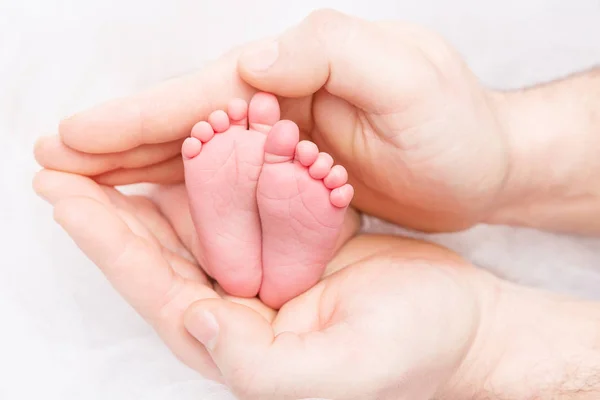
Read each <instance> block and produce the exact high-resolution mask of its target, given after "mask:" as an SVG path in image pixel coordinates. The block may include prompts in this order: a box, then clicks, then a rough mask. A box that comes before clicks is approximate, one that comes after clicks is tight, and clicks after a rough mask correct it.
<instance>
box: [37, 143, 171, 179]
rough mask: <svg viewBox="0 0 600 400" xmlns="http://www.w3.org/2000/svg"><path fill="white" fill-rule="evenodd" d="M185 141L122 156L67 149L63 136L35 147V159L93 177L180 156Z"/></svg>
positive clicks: (50, 165) (49, 166)
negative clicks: (62, 139) (61, 138)
mask: <svg viewBox="0 0 600 400" xmlns="http://www.w3.org/2000/svg"><path fill="white" fill-rule="evenodd" d="M182 142H183V141H182V140H176V141H172V142H167V143H161V144H150V145H142V146H139V147H136V148H133V149H131V150H127V151H124V152H120V153H109V154H89V153H83V152H80V151H77V150H73V149H71V148H70V147H68V146H66V145H65V144H64V143H63V142H62V141H61V140H60V137H59V136H56V135H55V136H44V137H41V138H39V139H38V140H37V142H36V144H35V150H34V154H35V159H36V161H37V162H38V163H39V164H40V165H41V166H42V167H44V168H48V169H53V170H58V171H68V172H72V173H75V174H81V175H87V176H93V175H99V174H102V173H105V172H108V171H112V170H117V169H123V168H124V169H132V168H140V167H144V166H147V165H153V164H158V163H161V162H163V161H166V160H169V159H171V158H173V157H175V156H177V155H178V154H179V153H180V151H181V144H182Z"/></svg>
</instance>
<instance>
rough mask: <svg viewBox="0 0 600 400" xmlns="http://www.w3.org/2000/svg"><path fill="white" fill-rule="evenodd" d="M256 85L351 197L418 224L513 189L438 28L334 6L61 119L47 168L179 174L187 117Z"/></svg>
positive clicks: (42, 151)
mask: <svg viewBox="0 0 600 400" xmlns="http://www.w3.org/2000/svg"><path fill="white" fill-rule="evenodd" d="M257 89H260V90H264V91H270V92H273V93H275V94H277V95H279V96H280V100H281V105H282V118H286V119H292V120H294V121H295V122H297V123H298V124H299V125H300V128H301V131H302V133H303V135H304V136H305V137H306V138H309V139H312V140H314V141H315V142H316V143H317V144H318V145H319V146H320V148H321V149H322V150H323V151H327V152H329V153H330V154H332V155H333V156H334V158H335V159H336V162H337V163H340V164H343V165H344V166H346V168H347V169H348V171H349V175H350V182H351V183H352V184H353V185H354V187H355V189H356V196H355V205H356V206H357V207H359V208H360V209H362V210H363V211H365V212H368V213H370V214H374V215H377V216H379V217H383V218H386V219H388V220H391V221H393V222H396V223H400V224H403V225H406V226H410V227H414V228H418V229H423V230H456V229H461V228H465V227H468V226H470V225H472V224H474V223H477V222H480V221H482V220H484V219H485V218H486V217H487V215H488V214H489V213H490V212H492V210H493V209H494V208H495V207H496V205H497V204H498V203H499V202H502V201H504V200H505V199H504V197H505V196H506V195H507V193H509V192H510V190H508V189H507V188H504V187H503V183H504V182H505V180H506V178H507V174H508V165H509V161H510V154H509V148H508V144H507V139H506V137H505V136H504V133H503V131H502V129H501V128H500V126H499V124H498V122H497V120H496V115H495V109H494V107H493V106H492V105H491V104H492V103H491V101H490V97H489V95H488V93H487V92H486V90H484V89H483V88H482V87H481V85H480V84H479V82H477V80H476V79H475V77H474V76H473V74H472V73H471V72H470V71H469V70H468V68H467V67H466V66H465V65H464V63H463V62H462V60H461V58H460V56H459V55H458V54H457V53H456V52H455V51H454V50H453V49H452V48H451V47H450V46H448V45H447V44H446V43H445V42H444V41H443V40H442V39H441V38H439V37H438V36H436V35H435V34H433V33H431V32H428V31H425V30H423V29H420V28H418V27H415V26H412V25H408V24H405V23H373V22H367V21H364V20H361V19H357V18H353V17H349V16H346V15H343V14H340V13H337V12H333V11H319V12H315V13H313V14H311V15H310V16H309V17H308V18H306V19H305V20H304V21H303V22H302V23H301V24H300V25H299V26H297V27H294V28H292V29H290V30H289V31H287V32H285V33H283V34H282V35H281V36H279V37H278V38H276V39H274V40H271V41H267V42H261V43H257V44H252V45H248V46H244V47H243V48H241V49H237V50H235V51H233V52H232V53H230V54H228V55H226V56H224V57H222V58H221V59H219V60H218V61H216V62H215V63H213V64H211V65H209V66H208V67H207V68H205V69H204V70H202V71H200V72H198V73H196V74H193V75H190V76H188V77H184V78H180V79H177V80H175V81H172V82H168V83H166V84H164V85H162V86H160V87H158V88H156V89H153V90H151V91H148V92H145V93H142V94H139V95H136V96H133V97H129V98H125V99H121V100H117V101H114V102H110V103H108V104H105V105H102V106H99V107H97V108H94V109H92V110H89V111H85V112H83V113H80V114H78V115H76V116H74V117H72V118H69V119H67V120H65V121H63V122H62V124H61V126H60V139H59V138H58V137H54V138H45V139H42V140H41V141H40V142H39V143H38V146H37V151H36V155H37V159H38V161H39V162H40V163H41V164H42V165H44V166H45V167H47V168H51V169H58V170H63V171H69V172H75V173H79V174H85V175H88V176H94V177H95V179H96V180H97V181H98V182H102V183H107V184H125V183H132V182H139V181H150V182H163V183H164V182H171V183H172V182H180V181H181V180H182V179H183V172H182V166H181V159H180V156H179V147H180V144H181V140H182V139H183V138H185V137H186V136H188V135H189V132H190V129H191V127H192V125H193V124H194V123H195V122H197V121H199V120H201V119H205V118H206V117H207V116H208V114H209V113H210V112H211V111H213V110H214V109H216V108H222V107H224V106H225V105H226V104H227V102H228V101H229V100H230V99H231V98H233V97H242V98H246V99H249V97H250V96H251V94H252V93H253V92H255V91H256V90H257Z"/></svg>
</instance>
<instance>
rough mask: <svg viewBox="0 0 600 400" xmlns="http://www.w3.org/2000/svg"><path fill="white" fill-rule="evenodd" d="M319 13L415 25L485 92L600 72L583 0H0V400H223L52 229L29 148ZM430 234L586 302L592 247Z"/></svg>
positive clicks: (592, 288) (598, 26) (518, 236)
mask: <svg viewBox="0 0 600 400" xmlns="http://www.w3.org/2000/svg"><path fill="white" fill-rule="evenodd" d="M323 6H329V7H334V8H338V9H340V10H343V11H347V12H351V13H354V14H358V15H361V16H364V17H367V18H377V19H380V18H385V19H390V18H395V19H401V18H402V19H408V20H411V21H414V22H420V23H423V24H426V25H428V26H430V27H432V28H434V29H436V30H438V31H440V32H441V33H442V34H443V35H445V36H446V37H448V38H449V39H450V41H451V42H452V43H453V44H454V45H456V46H457V47H458V49H459V50H460V51H461V52H462V54H463V55H464V56H465V57H466V59H467V61H468V63H469V64H470V66H471V67H472V68H473V69H474V70H475V72H476V73H477V74H478V76H480V77H481V79H482V80H483V81H484V82H485V83H487V84H490V85H494V86H496V87H503V88H506V87H518V86H521V85H525V84H532V83H535V82H537V81H541V80H546V79H552V78H555V77H558V76H561V75H564V74H567V73H570V72H572V71H575V70H578V69H582V68H586V67H589V66H591V65H593V64H599V63H600V41H598V38H599V37H600V23H599V21H600V3H598V1H596V0H578V1H571V2H567V1H563V0H530V1H517V0H510V1H503V2H479V1H476V0H471V1H468V0H454V1H443V0H439V1H434V0H420V1H418V2H416V1H408V0H369V1H358V0H356V1H346V0H338V1H333V0H331V1H324V0H322V1H317V0H312V1H309V0H304V1H297V2H291V1H278V0H253V1H247V0H237V1H236V0H221V1H219V2H217V1H208V0H204V1H202V0H171V1H161V0H53V1H48V0H12V1H11V0H0V144H1V146H2V149H3V151H2V156H1V157H0V167H1V168H2V174H1V176H2V185H1V186H0V187H1V188H2V189H1V193H2V196H1V197H0V216H1V217H2V218H1V220H0V221H1V223H0V243H1V244H0V248H1V250H2V255H3V257H2V262H1V263H0V316H1V317H2V319H1V321H2V322H0V327H1V328H0V399H2V400H13V399H15V400H16V399H37V398H44V399H61V400H79V399H115V400H119V399H123V400H131V399H169V400H171V399H204V400H214V399H230V398H232V397H231V396H230V395H229V394H228V393H227V392H226V390H225V389H224V388H222V387H219V386H217V385H214V384H212V383H209V382H206V381H204V380H203V379H201V378H200V377H198V376H197V375H196V374H195V373H194V372H193V371H190V370H189V369H187V368H186V367H184V366H182V365H181V364H180V363H179V362H178V361H176V360H175V359H174V357H173V356H171V355H170V353H169V352H168V351H167V350H166V348H165V347H164V346H163V344H162V343H161V342H160V341H159V340H158V339H157V337H156V336H155V335H154V333H153V332H152V331H151V330H150V328H149V327H148V326H147V325H146V324H145V323H144V322H143V321H142V320H141V319H140V318H139V317H137V316H136V314H135V313H134V312H133V311H132V310H131V309H130V308H129V306H128V305H127V304H126V303H125V302H123V301H122V300H121V299H120V298H119V296H118V295H116V294H115V292H114V291H113V290H112V288H111V287H110V286H109V285H108V284H107V283H106V281H105V280H104V278H103V277H102V275H101V274H100V273H99V272H98V271H97V269H96V268H95V267H94V265H92V264H91V263H90V262H89V261H88V260H87V259H86V258H85V257H84V256H83V255H82V254H81V253H80V251H79V250H78V249H77V248H76V247H75V246H74V245H73V243H72V242H71V240H70V239H69V238H68V237H67V236H66V235H65V234H64V233H63V232H62V231H61V230H60V229H59V227H58V226H56V225H55V224H54V223H53V221H52V214H51V210H50V208H49V207H48V206H47V205H45V204H44V203H43V202H42V201H41V200H38V199H37V198H35V197H34V195H33V193H32V191H31V189H30V182H31V178H32V176H33V173H34V172H35V171H36V169H37V167H36V165H35V163H34V162H33V160H32V157H31V149H32V145H33V141H34V139H35V137H36V136H38V135H41V134H46V133H54V132H55V131H56V126H57V121H58V120H59V119H60V118H61V117H63V116H66V115H69V114H71V113H73V112H75V111H76V110H79V109H81V108H84V107H87V106H90V105H92V104H95V103H97V102H99V101H102V100H105V99H108V98H111V97H115V96H119V95H123V94H127V93H131V92H134V91H137V90H139V89H141V88H144V87H147V86H149V85H151V84H154V83H155V82H158V81H161V80H163V79H165V78H168V77H171V76H174V75H178V74H182V73H185V72H187V71H189V70H193V69H196V68H198V67H200V66H202V65H203V64H204V63H205V62H206V61H207V60H209V59H212V58H215V57H216V56H218V55H219V54H220V53H221V52H223V51H225V50H227V49H228V48H230V47H231V46H233V45H235V44H238V43H242V42H245V41H248V40H251V39H254V38H258V37H261V36H264V35H268V34H272V33H276V32H278V31H280V30H282V29H284V28H285V27H287V26H290V25H291V24H293V23H295V22H297V21H299V20H300V19H301V18H302V17H303V16H304V15H306V14H307V13H308V12H309V11H310V10H311V9H313V8H316V7H323ZM367 227H369V229H372V230H379V231H381V230H382V229H383V230H389V229H392V228H391V227H389V226H382V225H380V224H379V223H377V222H376V221H375V222H374V221H369V222H368V223H367ZM431 238H432V239H433V240H436V241H439V242H441V243H443V244H445V245H447V246H449V247H451V248H453V249H455V250H457V251H459V252H460V253H461V254H463V255H464V256H465V257H467V258H469V259H470V260H472V261H473V262H475V263H476V264H478V265H480V266H482V267H485V268H489V269H490V270H492V271H494V272H496V273H498V274H500V275H502V276H505V277H508V278H511V279H513V280H516V281H519V282H523V283H528V284H533V285H538V286H544V287H547V288H551V289H555V290H560V291H568V292H571V293H573V294H577V295H582V296H588V297H595V298H596V299H599V298H600V240H596V239H577V238H573V237H567V236H554V235H550V234H546V233H540V232H536V231H532V230H517V229H510V228H490V227H477V228H475V229H472V230H471V231H469V232H464V233H460V234H454V235H438V236H434V237H431Z"/></svg>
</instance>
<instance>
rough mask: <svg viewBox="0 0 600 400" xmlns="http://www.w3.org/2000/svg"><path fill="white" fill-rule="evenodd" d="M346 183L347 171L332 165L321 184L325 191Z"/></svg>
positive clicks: (339, 166)
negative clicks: (323, 185)
mask: <svg viewBox="0 0 600 400" xmlns="http://www.w3.org/2000/svg"><path fill="white" fill-rule="evenodd" d="M346 182H348V171H346V168H344V167H342V166H341V165H334V166H333V168H331V171H329V173H328V174H327V176H326V177H325V178H324V179H323V183H324V184H325V187H326V188H327V189H335V188H339V187H340V186H342V185H343V184H345V183H346Z"/></svg>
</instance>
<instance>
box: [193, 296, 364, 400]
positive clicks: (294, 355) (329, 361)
mask: <svg viewBox="0 0 600 400" xmlns="http://www.w3.org/2000/svg"><path fill="white" fill-rule="evenodd" d="M184 324H185V327H186V329H187V330H188V332H189V333H190V334H192V336H194V337H195V338H196V339H197V340H199V341H200V342H201V343H202V344H204V345H205V346H206V348H207V350H208V352H209V353H210V355H211V356H212V358H213V360H214V362H215V364H216V365H217V366H218V367H219V369H220V371H221V373H222V374H223V377H224V379H225V382H226V383H227V384H228V386H229V387H230V388H231V389H232V390H233V392H234V393H235V394H236V395H237V396H239V398H242V399H261V400H270V399H277V400H287V399H290V400H297V399H301V398H303V399H307V398H315V397H321V398H341V397H344V395H345V394H347V393H348V390H350V392H351V393H363V392H364V391H365V390H367V391H368V390H369V388H367V387H366V386H368V385H364V379H362V380H358V381H357V380H355V379H354V378H355V377H357V376H358V377H363V378H364V377H365V376H368V375H369V373H370V371H369V369H370V366H372V365H373V363H372V362H370V361H371V360H370V359H369V357H366V359H361V358H359V359H358V360H357V359H355V357H356V356H357V354H356V353H357V351H356V350H354V351H349V348H355V349H358V348H361V346H358V342H357V341H356V340H354V339H355V338H352V337H349V336H348V335H347V332H345V331H344V330H343V329H341V328H342V327H339V326H338V327H332V328H330V329H328V330H326V331H319V332H308V333H304V334H297V333H292V332H283V333H280V334H278V335H277V336H276V337H275V335H274V331H273V328H272V327H271V325H270V324H269V323H268V322H267V320H266V319H264V318H263V317H262V316H261V315H260V314H258V313H256V312H255V311H253V310H252V309H250V308H248V307H246V306H243V305H240V304H235V303H231V302H227V301H225V300H220V299H206V300H200V301H198V302H196V303H194V305H192V306H191V307H190V308H189V309H188V310H187V312H186V315H185V318H184ZM357 361H361V362H357ZM363 362H364V364H363Z"/></svg>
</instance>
